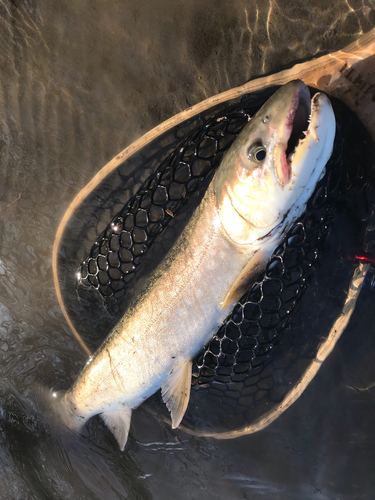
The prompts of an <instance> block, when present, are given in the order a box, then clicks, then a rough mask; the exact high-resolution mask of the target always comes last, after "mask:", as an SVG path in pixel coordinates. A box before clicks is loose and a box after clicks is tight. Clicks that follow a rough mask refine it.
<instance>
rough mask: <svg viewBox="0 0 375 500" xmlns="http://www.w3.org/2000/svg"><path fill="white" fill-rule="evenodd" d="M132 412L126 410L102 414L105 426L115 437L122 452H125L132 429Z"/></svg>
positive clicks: (128, 409)
mask: <svg viewBox="0 0 375 500" xmlns="http://www.w3.org/2000/svg"><path fill="white" fill-rule="evenodd" d="M131 416H132V410H131V409H130V408H124V409H121V410H117V411H114V412H105V413H102V414H101V417H102V419H103V420H104V423H105V425H106V426H107V427H108V429H109V430H110V431H111V432H112V434H113V435H114V436H115V438H116V441H117V443H118V445H119V447H120V450H121V451H124V448H125V445H126V442H127V440H128V434H129V429H130V420H131Z"/></svg>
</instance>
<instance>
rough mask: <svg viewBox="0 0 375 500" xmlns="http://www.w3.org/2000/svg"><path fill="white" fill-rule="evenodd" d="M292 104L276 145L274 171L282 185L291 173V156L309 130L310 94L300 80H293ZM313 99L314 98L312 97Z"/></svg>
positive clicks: (287, 181)
mask: <svg viewBox="0 0 375 500" xmlns="http://www.w3.org/2000/svg"><path fill="white" fill-rule="evenodd" d="M293 83H294V84H295V85H294V86H293V95H292V104H291V105H290V107H289V110H288V112H287V115H286V118H285V121H284V123H283V124H282V133H281V134H280V140H279V144H278V147H277V151H278V154H277V155H276V157H277V159H278V161H277V162H276V165H277V167H276V173H277V176H278V179H279V182H280V184H281V185H282V186H286V185H287V184H288V183H289V182H290V180H291V178H292V174H293V165H292V162H293V157H294V155H295V153H296V151H297V148H298V147H299V145H300V144H301V142H302V141H303V140H304V139H305V138H306V136H307V134H308V133H309V132H310V122H311V113H312V111H311V110H312V109H314V107H313V106H312V105H311V102H312V101H311V96H310V91H309V89H308V87H307V86H306V85H305V84H304V83H303V82H302V81H300V80H297V81H296V82H293ZM313 100H314V98H313Z"/></svg>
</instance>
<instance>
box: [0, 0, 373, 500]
mask: <svg viewBox="0 0 375 500" xmlns="http://www.w3.org/2000/svg"><path fill="white" fill-rule="evenodd" d="M374 24H375V4H374V3H373V2H370V1H354V0H351V1H349V0H348V1H346V2H345V1H339V2H334V3H332V2H321V1H320V2H316V6H315V7H311V6H306V5H305V2H302V1H299V2H287V1H279V2H276V1H271V2H250V1H237V0H236V1H232V2H222V3H220V4H214V3H213V2H208V1H204V2H192V1H189V2H172V1H169V0H168V1H166V0H163V1H162V2H157V1H153V2H136V1H132V0H130V1H129V2H115V3H113V2H112V3H109V2H108V4H106V5H104V4H103V3H101V2H97V1H90V2H86V1H82V0H80V1H79V2H78V1H77V2H70V3H67V4H63V3H61V2H55V1H53V2H46V1H25V2H23V1H13V2H8V1H6V0H5V1H2V2H1V3H0V46H1V52H0V109H1V113H0V161H1V166H0V276H1V280H0V407H1V417H2V418H1V420H0V428H1V432H0V464H1V471H0V477H1V482H0V484H1V486H0V498H1V499H4V500H8V499H21V498H22V499H24V498H30V499H44V498H46V499H50V498H72V499H73V498H106V499H112V498H113V499H120V498H131V499H133V498H137V499H138V498H139V499H148V498H150V499H151V498H155V499H169V498H171V499H172V498H173V499H175V498H181V499H196V498H198V497H200V496H204V497H205V498H207V499H209V500H210V499H219V498H228V497H230V498H234V499H237V498H238V499H240V498H241V499H242V498H245V499H246V498H248V499H257V498H267V499H294V498H296V499H301V498H307V499H309V498H316V499H349V498H350V499H352V498H364V499H367V498H368V499H371V498H373V497H374V495H375V480H374V475H373V470H374V465H375V451H374V449H375V446H374V445H375V436H374V431H373V421H374V417H375V390H374V385H373V384H374V381H375V368H374V363H373V359H374V353H375V341H374V335H373V326H372V325H373V321H374V313H373V301H374V295H373V294H371V292H370V291H369V290H364V291H363V292H362V296H361V298H360V301H359V303H358V306H357V310H356V312H355V314H354V317H353V318H352V321H351V323H350V326H349V328H348V329H347V331H346V332H345V333H344V335H343V338H342V339H341V340H340V341H339V343H338V344H337V346H336V348H335V350H334V352H333V353H332V355H331V356H330V357H329V358H328V359H327V361H326V362H325V363H324V365H323V368H322V369H321V370H320V372H319V373H318V375H317V377H316V378H315V379H314V381H313V382H312V383H311V385H310V386H309V387H308V389H307V390H306V391H305V393H304V394H303V395H302V397H301V398H300V399H299V400H298V401H297V402H296V403H295V404H294V405H293V406H292V407H291V408H290V409H289V410H288V411H287V412H286V413H285V414H284V415H283V416H282V417H281V418H279V419H278V420H277V421H276V422H274V423H273V424H272V425H271V426H270V427H268V428H267V429H265V430H264V431H262V432H260V433H258V434H255V435H252V436H246V437H242V438H239V439H236V440H233V441H215V440H212V439H203V438H202V439H198V438H192V437H190V436H187V435H186V434H184V433H183V432H181V431H178V430H177V431H172V430H171V429H170V428H169V427H167V426H164V425H162V424H160V423H159V422H158V421H156V420H155V419H154V418H153V417H151V416H150V414H149V413H148V412H147V411H146V410H144V409H142V408H140V409H139V410H137V412H136V413H135V416H134V418H133V423H132V430H131V436H130V441H129V446H128V447H127V449H126V452H125V453H120V452H119V451H118V449H117V447H116V444H115V442H114V440H113V438H112V436H111V435H110V434H109V432H108V431H107V430H106V429H105V427H104V425H103V424H102V423H101V421H100V419H98V418H97V419H93V420H92V422H90V424H89V425H88V426H87V429H86V430H85V433H84V435H83V436H80V437H75V436H70V437H69V436H66V435H64V434H61V433H60V432H58V430H57V429H55V428H54V426H53V425H52V424H51V422H49V421H48V419H47V423H44V424H43V416H42V415H40V413H39V406H38V403H37V402H36V401H37V400H36V393H37V391H36V387H37V384H42V385H43V386H45V387H55V386H56V385H58V386H60V387H68V386H69V385H70V384H71V382H72V380H73V379H74V377H75V376H76V374H77V373H78V372H79V370H80V369H81V367H82V366H83V364H84V363H85V361H86V358H85V356H84V354H83V353H82V352H81V350H80V348H79V347H78V346H77V343H76V341H75V340H74V338H73V336H72V334H71V332H70V330H69V328H68V326H67V325H66V323H65V320H64V318H63V315H62V313H61V311H60V308H59V306H58V303H57V299H56V295H55V290H54V286H53V280H52V269H51V255H52V246H53V241H54V236H55V233H56V230H57V227H58V224H59V222H60V220H61V218H62V216H63V214H64V212H65V210H66V208H67V206H68V205H69V203H70V202H71V200H72V199H73V197H74V196H75V194H76V193H77V192H78V191H79V190H80V189H81V188H82V187H83V186H84V185H85V184H86V183H87V182H88V181H89V180H90V179H91V178H92V176H93V175H94V174H95V173H96V172H97V171H98V170H99V169H100V168H101V167H102V166H103V165H104V164H105V163H106V162H107V161H109V160H110V159H111V158H112V157H113V156H115V155H116V154H117V153H119V152H120V151H121V150H122V149H124V148H125V147H126V146H127V145H129V144H130V143H131V142H133V141H134V140H135V139H137V138H138V137H140V136H141V135H142V134H143V133H145V132H146V131H148V130H149V129H150V128H152V127H153V126H155V125H157V124H159V123H160V122H161V121H163V120H165V119H166V118H168V117H170V116H172V115H174V114H176V113H177V112H179V111H181V110H183V109H185V108H186V107H188V106H190V105H192V104H195V103H197V102H199V101H201V100H202V99H204V98H206V97H208V96H210V95H214V94H216V93H218V92H221V91H224V90H227V89H229V88H231V87H234V86H236V85H239V84H241V83H244V82H245V81H247V80H249V79H250V78H253V77H255V76H257V75H261V74H264V73H272V72H275V71H277V70H279V69H283V68H285V67H288V66H291V65H292V64H293V63H294V62H296V61H299V60H303V59H306V58H309V57H312V56H316V55H317V54H320V53H325V52H328V51H333V50H337V49H340V48H342V47H343V46H345V45H347V44H348V43H350V42H351V41H353V40H355V39H356V38H358V36H359V35H360V34H361V33H364V32H367V31H369V30H370V29H371V28H372V27H373V25H374ZM50 424H51V428H50Z"/></svg>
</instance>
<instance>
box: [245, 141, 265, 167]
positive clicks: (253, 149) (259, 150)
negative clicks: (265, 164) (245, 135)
mask: <svg viewBox="0 0 375 500" xmlns="http://www.w3.org/2000/svg"><path fill="white" fill-rule="evenodd" d="M266 156H267V151H266V148H265V147H264V146H263V145H262V144H253V145H252V146H250V147H249V149H248V152H247V157H248V159H249V160H250V161H253V162H256V163H260V162H262V161H263V160H264V159H265V158H266Z"/></svg>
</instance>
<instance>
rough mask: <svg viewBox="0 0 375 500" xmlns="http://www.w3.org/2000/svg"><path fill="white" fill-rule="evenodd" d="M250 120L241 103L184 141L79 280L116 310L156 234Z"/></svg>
mask: <svg viewBox="0 0 375 500" xmlns="http://www.w3.org/2000/svg"><path fill="white" fill-rule="evenodd" d="M249 118H250V115H249V114H248V112H247V110H246V109H241V108H238V106H237V107H234V109H233V110H231V109H229V110H228V111H227V113H226V114H225V115H223V113H219V115H216V116H215V117H213V118H210V119H208V120H207V121H206V122H205V123H204V125H203V126H201V127H200V129H199V130H198V131H197V132H194V133H193V134H192V135H191V134H190V135H188V136H187V137H186V138H185V139H184V140H182V141H181V144H180V145H179V146H178V148H176V150H175V151H174V152H173V153H172V154H170V155H169V156H168V157H167V158H166V159H165V160H164V161H163V162H162V163H161V165H160V167H159V168H158V169H157V170H156V172H155V173H154V174H153V175H151V176H150V177H149V178H148V179H147V180H146V182H145V183H144V184H143V186H142V187H141V188H140V189H139V190H138V192H137V193H136V195H135V196H133V197H132V198H131V199H130V200H129V202H128V203H127V204H126V205H125V206H124V208H123V209H122V210H121V211H120V212H119V213H118V214H117V215H116V217H115V218H114V219H113V220H112V221H111V222H110V224H109V225H108V226H107V228H106V229H105V231H104V232H103V233H102V234H101V235H100V236H99V238H98V239H97V241H96V242H95V244H94V245H93V247H92V249H91V251H90V254H89V255H88V257H87V258H86V259H85V261H84V262H83V263H82V266H81V280H80V284H82V285H85V286H92V287H95V288H96V289H97V290H98V291H99V293H100V294H101V295H102V296H103V298H104V299H105V301H106V303H107V305H108V307H111V306H112V307H114V308H115V306H116V304H117V303H118V301H119V300H121V298H122V297H123V295H124V293H125V288H126V283H128V282H129V281H130V280H131V279H132V277H133V275H134V273H135V271H136V270H137V268H138V266H139V265H140V264H141V262H142V259H143V256H144V255H146V253H147V252H148V251H149V249H150V248H151V247H152V245H153V242H154V240H155V238H156V236H158V235H159V234H160V233H161V232H162V231H163V229H164V228H165V227H166V226H167V224H168V222H169V221H170V220H171V218H172V217H174V216H175V215H177V214H178V213H179V212H180V211H181V209H182V208H183V207H184V205H186V203H187V202H188V201H189V199H190V197H191V196H192V195H193V194H194V193H195V192H196V191H197V190H198V189H199V187H200V186H201V184H202V183H203V182H204V181H205V180H207V178H209V177H210V176H211V175H212V173H213V171H214V170H215V169H216V168H217V166H218V165H219V164H220V162H221V159H222V157H223V155H224V153H225V151H226V150H227V149H228V148H229V147H230V145H231V144H232V143H233V141H234V139H235V138H236V137H237V135H238V133H239V132H240V131H241V130H242V128H243V127H244V125H245V124H246V123H247V121H248V120H249Z"/></svg>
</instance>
